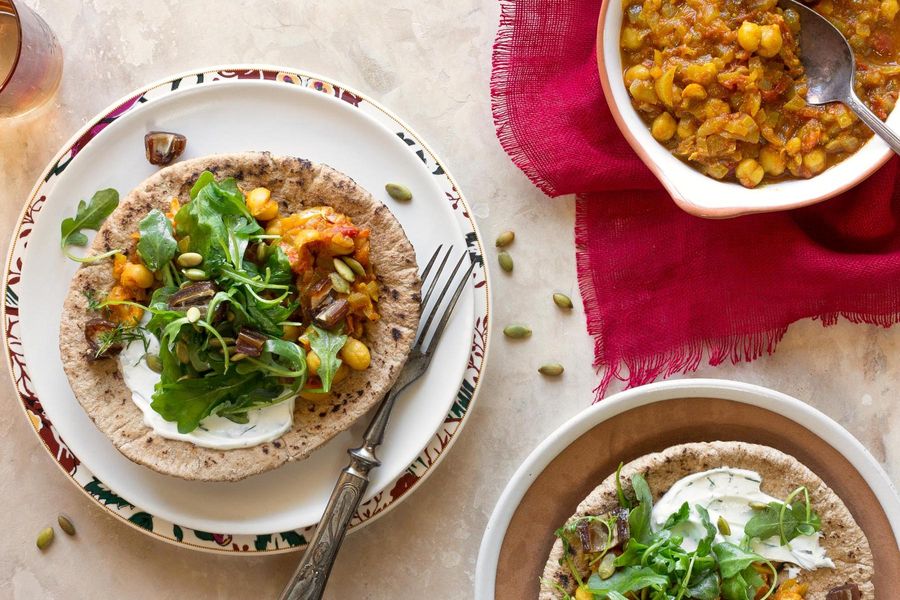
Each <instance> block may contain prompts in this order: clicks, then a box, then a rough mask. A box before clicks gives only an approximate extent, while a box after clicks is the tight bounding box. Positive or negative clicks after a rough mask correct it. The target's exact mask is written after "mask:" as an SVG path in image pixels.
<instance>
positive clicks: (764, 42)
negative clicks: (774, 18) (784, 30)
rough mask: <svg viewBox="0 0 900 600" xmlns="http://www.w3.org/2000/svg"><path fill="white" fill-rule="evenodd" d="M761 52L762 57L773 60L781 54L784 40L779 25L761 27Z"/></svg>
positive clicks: (759, 51)
mask: <svg viewBox="0 0 900 600" xmlns="http://www.w3.org/2000/svg"><path fill="white" fill-rule="evenodd" d="M760 36H761V37H760V40H759V50H758V51H757V52H758V53H759V55H760V56H764V57H766V58H772V57H773V56H775V55H776V54H778V53H779V52H781V46H782V44H784V40H783V39H782V37H781V28H780V27H778V25H765V26H764V27H760Z"/></svg>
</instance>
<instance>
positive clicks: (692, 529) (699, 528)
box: [651, 467, 834, 570]
mask: <svg viewBox="0 0 900 600" xmlns="http://www.w3.org/2000/svg"><path fill="white" fill-rule="evenodd" d="M761 483H762V477H760V475H759V473H756V472H755V471H749V470H746V469H733V468H730V467H720V468H718V469H712V470H709V471H703V472H700V473H693V474H691V475H688V476H687V477H684V478H683V479H680V480H678V481H677V482H676V483H675V485H673V486H672V488H671V489H670V490H669V491H668V492H666V493H665V494H664V495H663V497H662V498H660V500H659V502H657V503H656V505H655V506H654V507H653V512H652V514H651V526H652V527H653V528H654V530H659V529H661V528H662V526H663V524H664V523H665V522H666V519H668V518H669V516H670V515H672V514H673V513H676V512H678V509H679V508H681V506H682V504H684V503H685V502H687V503H688V505H689V506H690V507H691V513H690V517H689V518H688V520H686V521H684V522H683V523H679V524H678V525H676V526H675V527H673V528H672V532H673V533H676V534H678V535H681V536H683V538H684V541H683V542H682V546H684V548H685V549H686V550H688V551H691V550H695V549H696V548H697V544H698V543H699V541H700V540H701V539H703V537H704V536H705V535H706V529H704V527H703V523H702V521H701V519H700V515H699V513H698V512H697V509H696V508H695V506H696V505H698V504H699V505H700V506H702V507H703V508H705V509H706V510H707V511H708V512H709V518H710V521H711V522H712V523H713V525H716V523H717V522H718V520H719V517H722V518H723V519H725V521H727V522H728V525H729V527H730V529H731V534H730V535H728V536H725V535H722V533H721V532H718V533H717V534H716V540H715V541H716V542H723V541H727V542H731V543H732V544H736V545H740V543H741V541H742V540H743V538H744V527H745V526H746V525H747V522H748V521H749V520H750V519H751V518H752V517H753V515H754V513H755V511H754V510H753V509H752V508H750V502H762V503H765V504H768V503H769V502H782V500H780V499H778V498H773V497H772V496H769V495H768V494H766V493H764V492H763V491H762V490H760V484H761ZM821 537H822V533H821V532H818V531H817V532H816V533H814V534H812V535H801V536H798V537H796V538H794V539H792V540H791V541H790V542H788V543H787V544H785V545H782V544H781V540H780V538H779V537H778V536H773V537H771V538H769V539H765V540H758V539H752V540H750V548H751V550H753V552H756V553H757V554H759V555H760V556H762V557H764V558H767V559H769V560H772V561H777V562H782V563H790V564H794V565H797V566H799V567H801V568H803V569H806V570H815V569H818V568H822V567H826V568H834V562H833V561H832V560H831V559H830V558H828V556H826V554H825V549H824V548H822V545H821V543H820V539H821Z"/></svg>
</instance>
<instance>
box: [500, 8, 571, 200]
mask: <svg viewBox="0 0 900 600" xmlns="http://www.w3.org/2000/svg"><path fill="white" fill-rule="evenodd" d="M515 18H516V2H515V0H500V25H499V26H498V27H497V37H496V38H495V39H494V47H493V53H492V55H491V83H490V86H491V88H490V89H491V114H492V115H493V118H494V128H495V130H496V132H497V139H498V140H500V146H502V147H503V150H504V151H505V152H506V154H507V155H509V158H510V159H511V160H512V161H513V164H515V165H516V166H517V167H519V169H521V170H522V172H523V173H525V175H526V176H527V177H528V179H530V180H531V182H532V183H533V184H534V185H536V186H537V187H538V188H540V190H541V191H542V192H544V193H545V194H547V195H548V196H556V195H558V194H557V192H556V190H555V189H554V187H553V185H552V184H550V182H548V181H547V180H546V179H544V178H543V177H541V174H540V173H539V172H538V170H537V168H536V167H535V166H534V164H533V163H532V161H531V158H530V157H529V156H528V153H527V152H526V151H525V144H523V143H521V142H520V141H519V140H518V139H517V138H516V134H515V131H513V128H512V114H510V110H509V105H508V104H507V97H508V95H509V93H510V92H509V80H510V78H509V76H510V72H509V71H510V48H511V46H512V43H513V31H514V28H513V25H514V23H515Z"/></svg>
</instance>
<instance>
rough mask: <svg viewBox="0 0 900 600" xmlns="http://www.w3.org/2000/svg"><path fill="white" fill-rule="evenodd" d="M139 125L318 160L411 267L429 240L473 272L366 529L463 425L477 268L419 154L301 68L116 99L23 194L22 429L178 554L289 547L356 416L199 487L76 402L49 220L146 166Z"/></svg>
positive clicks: (343, 93)
mask: <svg viewBox="0 0 900 600" xmlns="http://www.w3.org/2000/svg"><path fill="white" fill-rule="evenodd" d="M149 130H166V131H175V132H179V133H182V134H184V135H186V136H187V139H188V143H187V150H186V152H185V154H184V155H183V157H182V159H188V158H194V157H199V156H204V155H208V154H218V153H225V152H239V151H245V150H268V151H270V152H272V153H273V154H276V155H278V154H285V155H292V156H299V157H303V158H307V159H310V160H313V161H316V162H321V163H326V164H329V165H331V166H333V167H335V168H336V169H338V170H340V171H342V172H344V173H347V174H348V175H350V176H351V177H352V178H353V179H355V180H356V181H357V182H358V183H359V184H361V185H362V186H363V187H364V188H366V189H367V190H369V191H370V192H372V193H373V195H375V197H376V198H378V199H379V200H382V201H384V202H385V204H386V205H387V206H388V207H389V208H390V209H391V211H392V212H393V213H394V215H396V217H397V218H398V219H399V221H400V223H401V224H402V225H403V228H404V229H405V231H406V234H407V235H408V237H409V239H410V240H411V241H412V243H413V245H414V246H415V248H416V254H417V259H418V262H419V265H420V266H423V265H424V264H425V262H426V261H427V260H428V258H429V257H430V256H431V254H432V252H433V251H434V249H435V248H436V246H437V245H438V244H441V243H443V244H445V246H446V245H447V244H452V245H453V246H454V247H455V248H456V251H457V252H462V251H463V250H467V251H468V253H469V255H470V257H471V258H472V260H474V261H475V262H476V263H477V266H476V269H475V272H474V274H473V276H472V280H471V285H470V286H469V287H468V288H467V289H466V291H465V293H464V294H463V295H462V297H461V298H460V302H459V304H458V306H457V308H456V311H455V313H454V315H453V317H452V319H451V320H450V322H449V324H448V326H447V330H446V332H445V333H444V337H443V340H442V342H441V344H440V346H439V348H438V349H437V352H436V355H435V357H434V362H433V364H432V366H431V368H430V369H429V371H428V372H427V374H426V375H425V377H423V378H422V379H421V380H420V381H419V382H417V383H416V384H415V385H414V386H412V387H411V388H410V389H408V390H407V391H406V392H405V393H404V394H402V395H401V396H400V398H399V401H398V404H397V406H396V407H395V409H394V412H393V416H392V418H391V423H390V426H389V428H388V432H387V437H386V442H385V444H384V446H383V447H382V448H381V450H380V452H379V456H380V458H381V460H382V466H381V467H380V468H378V469H376V470H375V471H373V473H372V484H371V485H370V487H369V491H368V493H367V495H366V497H365V498H364V503H363V504H362V505H361V507H360V510H359V513H358V514H357V515H356V518H355V519H354V521H353V527H359V526H361V525H363V524H366V523H369V522H371V521H372V520H373V519H374V518H375V517H376V516H378V515H380V514H383V513H384V512H385V511H386V510H388V509H389V508H391V507H392V506H395V505H396V504H397V503H398V501H399V500H401V499H402V498H403V497H405V496H406V495H408V494H409V492H410V491H411V490H412V489H414V488H415V487H416V486H417V485H418V484H420V483H421V482H422V480H423V479H424V478H425V477H426V476H427V475H428V474H429V473H430V472H431V471H432V470H433V468H434V467H435V465H436V464H437V462H438V461H439V460H440V458H441V457H442V456H443V455H444V453H445V452H446V450H447V449H448V447H449V446H450V444H451V443H452V441H453V439H454V438H455V436H456V434H457V433H458V432H459V430H460V428H461V427H462V425H463V423H464V420H465V417H466V415H467V413H468V409H469V407H470V403H471V401H472V400H473V399H474V397H475V394H476V392H477V388H478V381H479V375H480V372H481V369H482V368H483V366H484V358H485V354H486V349H487V343H488V327H487V322H488V311H489V296H488V282H487V269H486V267H485V265H484V261H483V259H482V254H483V253H482V244H481V241H480V238H479V236H478V231H477V229H476V226H475V223H474V221H473V219H472V218H471V217H470V214H471V212H470V211H469V209H468V206H467V205H466V202H465V200H464V199H463V198H462V195H461V193H460V192H459V190H458V188H457V187H456V184H455V182H454V180H453V179H452V178H451V176H450V175H449V173H448V172H447V171H446V169H445V168H444V166H443V165H442V163H441V162H440V161H439V160H438V158H437V157H436V156H435V155H434V153H433V152H432V151H431V150H430V149H429V148H428V146H427V145H425V143H424V142H423V141H422V140H421V139H420V138H419V137H418V136H417V135H416V134H415V133H414V132H413V131H412V130H411V129H410V128H409V127H408V126H406V125H405V124H404V123H403V122H402V121H400V119H398V118H397V117H395V116H394V115H392V114H391V113H390V112H389V111H388V110H387V109H385V108H384V107H382V106H380V105H379V104H377V103H375V102H373V101H372V100H370V99H368V98H366V97H364V96H363V95H361V94H359V93H358V92H355V91H352V90H350V89H348V88H346V87H344V86H343V85H341V84H338V83H336V82H333V81H330V80H328V79H326V78H323V77H320V76H317V75H311V74H308V73H302V72H298V71H296V70H292V69H285V68H279V67H268V66H266V67H260V66H237V67H235V66H230V67H224V68H216V69H203V70H199V71H195V72H191V73H187V74H182V75H179V76H176V77H172V78H168V79H166V80H165V81H162V82H158V83H155V84H152V85H149V86H147V87H146V88H143V89H140V90H137V91H136V92H134V93H133V94H131V95H129V96H128V97H127V98H125V99H123V100H121V101H119V102H117V103H116V104H115V105H113V106H112V107H110V108H109V109H107V110H105V111H103V112H102V113H101V114H100V115H98V116H97V117H95V118H93V119H91V120H90V122H89V123H88V124H87V125H86V126H85V128H84V129H82V131H80V132H79V133H78V134H76V135H75V136H74V137H73V138H72V140H70V141H69V142H68V143H67V144H66V145H65V146H64V147H63V149H62V150H61V151H60V153H59V154H58V155H57V157H56V158H55V159H54V160H53V161H52V162H51V164H50V165H49V166H48V167H47V169H46V171H45V172H44V174H43V175H42V176H41V178H40V180H39V181H38V183H37V185H36V186H35V188H34V190H33V192H32V195H31V196H30V197H29V198H28V200H27V203H26V205H25V208H24V210H23V212H22V215H21V217H20V220H19V224H18V226H17V227H16V230H15V234H14V236H13V240H12V242H11V245H10V252H9V258H8V261H7V272H6V290H5V292H6V293H5V295H4V296H5V297H4V307H3V308H4V323H5V331H6V338H5V340H6V349H7V355H8V359H9V364H10V368H11V372H12V376H13V381H14V383H15V385H16V391H17V392H18V394H19V397H20V399H21V401H22V405H23V407H24V409H25V413H26V414H27V416H28V417H29V419H30V421H31V424H32V425H33V426H34V428H35V430H36V432H37V434H38V436H39V437H40V439H41V440H42V442H43V444H44V446H45V447H46V449H47V450H48V451H49V452H50V453H51V455H52V456H53V458H54V459H55V460H56V462H57V463H58V464H59V465H60V466H61V467H62V469H63V470H64V471H65V472H66V473H67V474H68V475H69V477H70V479H71V480H72V481H73V482H74V483H75V484H76V485H78V486H79V487H80V488H81V489H82V490H83V491H85V492H86V493H87V494H88V495H89V496H90V497H91V498H93V499H94V500H95V501H96V502H98V504H100V505H101V506H103V507H104V508H106V509H107V510H109V511H110V512H112V513H113V514H114V515H116V516H118V517H120V518H121V519H123V520H125V521H126V522H128V523H130V524H132V525H136V526H138V527H140V528H142V530H144V531H146V532H149V533H152V534H154V535H155V536H157V537H160V538H162V539H165V540H167V541H171V542H175V543H179V544H182V545H187V546H190V547H194V548H200V549H206V550H219V551H226V552H234V551H236V552H274V551H281V550H289V549H292V548H298V547H302V546H304V545H305V538H306V536H308V534H309V529H310V528H311V527H314V526H315V524H316V522H317V521H318V519H319V517H320V515H321V513H322V511H323V509H324V507H325V504H326V501H327V498H328V496H329V494H330V492H331V489H332V486H333V484H334V481H335V479H336V477H337V475H338V473H339V471H340V469H341V468H342V467H343V466H344V465H345V464H346V461H347V456H346V449H347V448H349V447H351V446H352V445H353V444H354V442H356V441H358V440H359V438H360V435H361V432H362V430H363V429H364V426H365V422H367V421H368V418H367V417H364V418H363V419H362V420H361V421H359V422H357V423H356V425H355V426H354V427H352V428H351V429H350V430H349V431H346V432H343V433H341V434H340V435H338V436H337V437H335V438H334V439H333V440H332V441H330V442H329V443H328V444H327V445H325V446H324V447H323V448H322V449H320V450H319V451H317V452H315V453H314V454H313V455H312V456H311V457H310V458H308V459H306V460H303V461H300V462H298V463H291V464H287V465H285V466H283V467H280V468H278V469H276V470H274V471H270V472H267V473H263V474H261V475H258V476H254V477H251V478H248V479H246V480H243V481H239V482H234V483H209V482H197V481H184V480H180V479H177V478H173V477H169V476H165V475H161V474H159V473H156V472H154V471H152V470H150V469H147V468H145V467H142V466H139V465H137V464H134V463H132V462H130V461H129V460H128V459H126V458H125V457H124V456H122V455H121V454H120V453H119V452H118V451H117V450H116V449H115V448H114V447H113V445H112V443H111V442H110V441H109V440H108V439H107V438H106V437H105V436H104V435H103V434H102V433H101V432H100V431H99V430H98V429H97V428H96V427H95V426H94V424H93V423H92V422H91V420H90V418H88V416H87V415H86V414H85V412H84V411H83V410H82V409H81V406H80V405H79V404H78V402H77V401H76V400H75V398H74V396H73V395H72V392H71V390H70V388H69V385H68V381H67V379H66V376H65V374H64V373H63V369H62V364H61V361H60V356H59V350H58V331H59V319H60V311H61V309H62V303H63V299H64V297H65V295H66V292H67V288H68V285H69V281H70V279H71V277H72V275H73V274H74V272H75V270H76V268H77V267H78V265H77V264H76V263H74V262H72V261H69V260H67V259H66V258H65V257H64V256H63V254H62V252H61V251H60V249H59V226H60V222H61V221H62V219H63V218H64V217H66V216H69V215H71V214H74V211H75V207H76V205H77V203H78V201H79V199H82V198H90V197H91V195H92V194H93V193H94V192H95V191H96V190H98V189H101V188H106V187H113V188H116V189H118V190H119V192H120V193H121V194H122V195H123V196H124V195H125V194H127V193H128V192H129V191H130V190H131V189H132V188H133V187H135V186H136V185H137V184H138V183H140V182H141V181H142V180H143V179H145V178H146V177H148V176H149V175H151V174H152V173H154V172H155V171H156V169H157V168H156V167H154V166H152V165H150V164H149V163H148V162H147V160H146V159H145V157H144V144H143V137H144V134H145V133H146V132H147V131H149ZM388 181H398V182H403V183H404V184H405V185H407V186H408V187H409V188H410V189H411V190H412V192H413V195H414V198H413V200H412V201H411V202H408V203H398V202H396V201H393V200H392V199H391V198H389V197H388V195H387V193H386V192H385V191H384V185H385V183H387V182H388ZM36 448H37V447H36V446H35V447H27V448H19V449H17V451H18V452H23V453H31V452H34V451H35V449H36Z"/></svg>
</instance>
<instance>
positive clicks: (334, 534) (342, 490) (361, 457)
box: [279, 446, 379, 600]
mask: <svg viewBox="0 0 900 600" xmlns="http://www.w3.org/2000/svg"><path fill="white" fill-rule="evenodd" d="M378 464H379V461H378V459H377V458H375V454H374V449H373V448H371V447H367V446H363V447H361V448H356V449H354V450H351V451H350V464H349V465H348V466H347V467H346V468H345V469H344V470H343V471H342V472H341V476H340V477H339V478H338V480H337V483H336V484H335V486H334V491H332V492H331V498H329V500H328V506H326V507H325V513H324V514H323V515H322V520H321V521H320V522H319V526H318V527H316V532H315V533H314V534H313V537H312V539H311V540H310V541H309V543H308V544H307V546H306V550H305V551H304V553H303V558H302V559H301V560H300V564H299V565H298V566H297V570H296V571H294V575H293V576H292V577H291V580H290V582H288V584H287V586H286V587H285V588H284V591H282V592H281V596H280V597H279V598H280V600H319V599H320V598H321V597H322V594H324V593H325V585H326V584H327V583H328V576H329V575H330V574H331V567H332V566H334V560H335V558H336V557H337V553H338V550H339V549H340V547H341V543H342V542H343V541H344V534H346V533H347V528H348V526H349V525H350V520H351V519H352V518H353V515H354V514H356V510H357V509H358V508H359V504H360V501H361V500H362V497H363V494H365V492H366V488H368V487H369V471H370V470H371V469H372V468H373V467H375V466H377V465H378Z"/></svg>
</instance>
